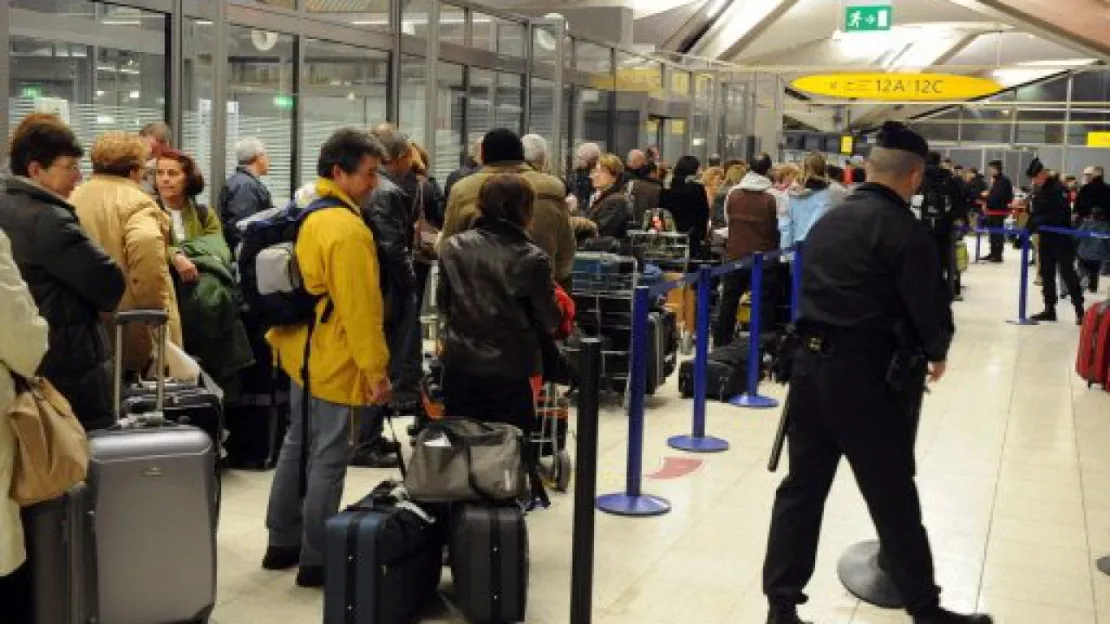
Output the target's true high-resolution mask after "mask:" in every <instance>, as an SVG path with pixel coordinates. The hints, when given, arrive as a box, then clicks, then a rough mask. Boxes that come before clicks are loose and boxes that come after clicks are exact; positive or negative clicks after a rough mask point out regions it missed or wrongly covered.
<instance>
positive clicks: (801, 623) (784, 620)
mask: <svg viewBox="0 0 1110 624" xmlns="http://www.w3.org/2000/svg"><path fill="white" fill-rule="evenodd" d="M767 624H811V623H810V622H807V621H805V620H803V619H801V618H800V617H798V609H797V608H796V607H788V608H784V607H771V608H770V609H769V610H768V611H767Z"/></svg>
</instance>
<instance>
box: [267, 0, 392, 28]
mask: <svg viewBox="0 0 1110 624" xmlns="http://www.w3.org/2000/svg"><path fill="white" fill-rule="evenodd" d="M280 2H281V3H283V4H284V3H288V2H293V0H280ZM270 4H273V2H271V3H270ZM289 8H292V7H289ZM304 9H305V11H308V12H309V13H315V14H316V15H318V16H320V17H323V18H326V19H333V20H336V21H339V22H346V23H348V24H353V25H355V26H369V27H371V28H376V29H382V30H388V29H389V26H390V20H389V0H343V1H341V2H336V0H304Z"/></svg>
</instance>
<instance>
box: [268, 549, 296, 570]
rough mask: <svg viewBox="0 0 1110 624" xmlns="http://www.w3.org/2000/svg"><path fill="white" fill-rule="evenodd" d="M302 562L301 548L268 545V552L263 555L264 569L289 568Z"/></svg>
mask: <svg viewBox="0 0 1110 624" xmlns="http://www.w3.org/2000/svg"><path fill="white" fill-rule="evenodd" d="M300 562H301V549H299V548H279V547H277V546H268V547H267V548H266V554H265V555H263V557H262V569H264V570H288V569H290V568H294V567H296V566H297V564H298V563H300Z"/></svg>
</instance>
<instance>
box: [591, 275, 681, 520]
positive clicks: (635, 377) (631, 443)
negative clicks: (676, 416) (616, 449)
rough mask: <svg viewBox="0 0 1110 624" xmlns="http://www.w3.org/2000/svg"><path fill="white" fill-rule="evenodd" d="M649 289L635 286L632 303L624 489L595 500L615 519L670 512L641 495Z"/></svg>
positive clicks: (666, 505)
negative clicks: (626, 455) (617, 517)
mask: <svg viewBox="0 0 1110 624" xmlns="http://www.w3.org/2000/svg"><path fill="white" fill-rule="evenodd" d="M650 306H651V289H650V288H648V287H647V286H637V287H636V294H635V295H634V296H633V299H632V353H631V354H630V355H629V358H628V381H629V388H628V397H627V401H628V458H627V465H626V470H627V472H626V473H625V489H624V491H623V492H617V493H615V494H605V495H603V496H599V497H598V498H597V508H598V509H600V510H601V511H604V512H606V513H611V514H615V515H618V516H634V517H645V516H660V515H663V514H665V513H667V512H668V511H670V510H671V504H670V503H669V502H667V500H666V499H663V498H660V497H658V496H652V495H650V494H644V493H643V492H642V491H641V485H642V482H643V473H644V394H645V392H646V390H647V362H648V344H649V341H648V309H649V308H650Z"/></svg>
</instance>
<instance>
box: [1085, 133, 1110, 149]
mask: <svg viewBox="0 0 1110 624" xmlns="http://www.w3.org/2000/svg"><path fill="white" fill-rule="evenodd" d="M1087 147H1110V132H1088V133H1087Z"/></svg>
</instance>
